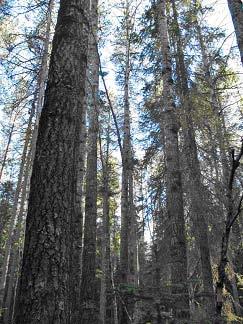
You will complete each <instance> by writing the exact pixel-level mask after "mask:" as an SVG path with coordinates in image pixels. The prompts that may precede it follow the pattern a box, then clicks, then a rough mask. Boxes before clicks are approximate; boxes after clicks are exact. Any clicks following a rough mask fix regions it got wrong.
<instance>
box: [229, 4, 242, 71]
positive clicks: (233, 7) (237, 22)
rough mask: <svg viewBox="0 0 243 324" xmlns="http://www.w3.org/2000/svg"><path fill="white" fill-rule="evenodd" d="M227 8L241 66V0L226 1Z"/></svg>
mask: <svg viewBox="0 0 243 324" xmlns="http://www.w3.org/2000/svg"><path fill="white" fill-rule="evenodd" d="M228 7H229V10H230V13H231V17H232V21H233V24H234V27H235V34H236V39H237V43H238V47H239V51H240V57H241V62H242V65H243V2H242V0H228Z"/></svg>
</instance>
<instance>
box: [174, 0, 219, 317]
mask: <svg viewBox="0 0 243 324" xmlns="http://www.w3.org/2000/svg"><path fill="white" fill-rule="evenodd" d="M172 8H173V16H174V23H175V29H176V41H177V55H178V71H179V82H180V97H181V103H182V105H183V110H184V111H183V116H182V119H183V122H182V132H183V137H184V148H185V156H186V162H187V167H186V171H187V175H188V180H189V183H188V186H187V187H188V193H189V197H190V201H191V208H192V215H193V221H194V224H195V228H196V241H197V244H198V247H199V250H200V257H201V269H202V280H203V287H204V292H205V298H204V305H205V311H206V312H205V315H206V317H207V318H208V320H212V318H213V316H214V313H215V307H214V285H213V275H212V267H211V262H210V249H209V243H208V228H207V223H206V219H207V218H206V216H207V215H206V208H205V207H206V201H205V194H204V188H203V185H202V180H201V170H200V164H199V160H198V154H197V145H196V140H195V131H194V127H193V121H192V114H191V109H192V107H191V106H192V103H191V100H190V93H189V88H188V76H187V70H186V66H185V58H184V52H183V47H182V46H183V45H182V40H181V34H180V27H179V24H178V17H177V16H178V15H177V9H176V5H175V1H174V0H173V1H172Z"/></svg>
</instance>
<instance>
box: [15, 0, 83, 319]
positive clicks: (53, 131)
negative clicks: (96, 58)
mask: <svg viewBox="0 0 243 324" xmlns="http://www.w3.org/2000/svg"><path fill="white" fill-rule="evenodd" d="M88 9H89V4H88V3H87V1H81V0H69V1H68V2H67V1H65V0H61V2H60V9H59V13H58V19H57V25H56V29H55V35H54V40H53V47H52V54H51V60H50V69H49V76H48V83H47V89H46V92H45V102H44V107H43V110H42V113H41V117H40V124H39V132H38V138H37V144H36V154H35V159H34V165H33V173H32V177H31V184H30V197H29V208H28V213H27V220H26V235H25V246H24V255H23V265H22V270H21V276H20V280H19V287H18V293H17V299H16V307H15V311H16V313H15V323H16V324H22V323H28V324H34V323H37V322H38V323H40V324H48V323H50V324H51V323H53V324H54V323H55V324H58V323H62V324H66V323H68V324H70V323H76V322H77V311H78V305H79V293H80V287H79V276H80V266H81V262H80V261H81V260H80V254H81V253H80V248H81V241H80V229H81V221H80V218H79V216H78V215H77V214H76V211H75V199H76V188H77V162H78V158H79V156H78V155H79V150H77V148H78V147H79V142H80V132H81V122H82V113H83V99H84V95H85V74H86V73H85V72H86V65H87V46H88V25H89V22H88V17H89V16H88Z"/></svg>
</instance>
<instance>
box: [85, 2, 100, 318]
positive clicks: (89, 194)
mask: <svg viewBox="0 0 243 324" xmlns="http://www.w3.org/2000/svg"><path fill="white" fill-rule="evenodd" d="M97 31H98V0H96V1H92V3H91V35H90V43H89V59H88V63H89V64H88V68H89V69H88V80H89V81H88V82H89V96H88V97H87V99H88V116H89V129H88V145H87V169H86V196H85V221H84V241H83V256H82V283H81V323H82V324H85V323H87V324H89V323H96V322H97V320H98V305H97V287H96V285H97V282H96V219H97V141H98V110H99V107H98V105H99V103H98V87H99V57H98V53H97V50H96V46H97Z"/></svg>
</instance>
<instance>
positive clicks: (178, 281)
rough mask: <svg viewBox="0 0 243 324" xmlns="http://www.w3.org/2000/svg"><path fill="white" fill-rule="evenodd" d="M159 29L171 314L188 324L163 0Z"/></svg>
mask: <svg viewBox="0 0 243 324" xmlns="http://www.w3.org/2000/svg"><path fill="white" fill-rule="evenodd" d="M158 28H159V36H160V41H161V50H162V62H163V73H162V78H163V97H162V100H163V121H162V127H163V132H164V146H165V165H166V190H167V212H168V218H169V221H170V253H171V260H170V262H171V281H172V294H173V295H174V296H175V303H174V306H173V313H174V318H175V322H176V323H187V322H188V320H189V318H190V312H189V296H188V285H187V251H186V239H185V223H184V208H183V194H182V182H181V171H180V164H179V148H178V131H179V126H178V122H177V117H176V113H175V103H174V100H173V79H172V63H171V57H170V46H169V41H168V26H167V17H166V1H165V0H159V1H158ZM176 296H177V299H176Z"/></svg>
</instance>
